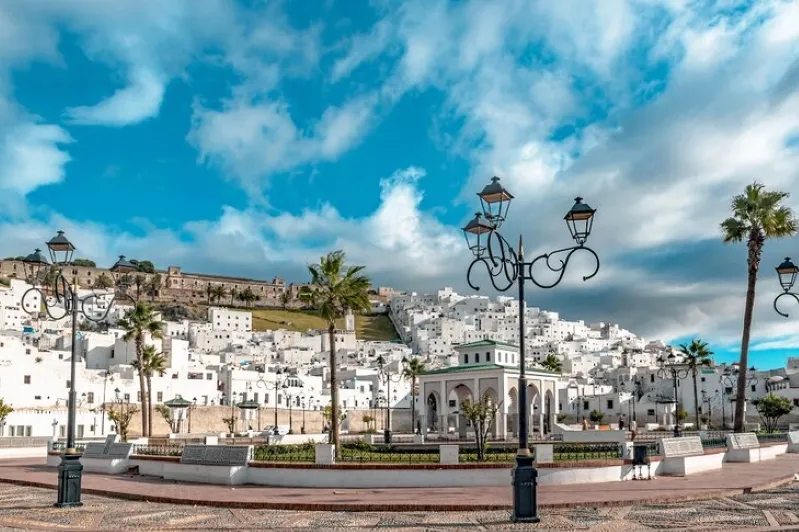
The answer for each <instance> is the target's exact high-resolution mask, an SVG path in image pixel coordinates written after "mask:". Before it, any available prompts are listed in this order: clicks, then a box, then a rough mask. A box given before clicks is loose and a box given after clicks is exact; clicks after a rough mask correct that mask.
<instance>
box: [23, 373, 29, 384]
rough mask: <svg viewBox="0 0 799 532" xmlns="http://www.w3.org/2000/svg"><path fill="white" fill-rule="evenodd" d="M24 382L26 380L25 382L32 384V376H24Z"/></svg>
mask: <svg viewBox="0 0 799 532" xmlns="http://www.w3.org/2000/svg"><path fill="white" fill-rule="evenodd" d="M22 382H24V383H25V384H30V383H31V376H30V375H25V376H24V377H23V378H22Z"/></svg>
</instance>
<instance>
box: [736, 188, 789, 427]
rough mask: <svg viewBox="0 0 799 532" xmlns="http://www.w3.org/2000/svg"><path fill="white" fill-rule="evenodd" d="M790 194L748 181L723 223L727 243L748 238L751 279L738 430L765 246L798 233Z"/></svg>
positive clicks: (741, 364)
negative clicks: (784, 203)
mask: <svg viewBox="0 0 799 532" xmlns="http://www.w3.org/2000/svg"><path fill="white" fill-rule="evenodd" d="M788 197H789V194H788V193H787V192H781V191H778V190H775V191H768V190H765V187H764V186H763V185H762V184H760V183H752V184H751V185H747V186H746V188H745V189H744V193H743V194H738V195H736V196H735V197H733V198H732V216H731V217H729V218H727V219H726V220H724V221H723V222H722V223H721V233H722V236H723V239H724V243H725V244H727V243H731V242H735V243H737V242H743V241H744V240H746V247H747V251H748V253H747V257H746V263H747V267H748V279H747V285H746V304H745V306H744V323H743V334H742V335H741V359H740V360H739V362H738V364H739V367H740V372H739V373H738V387H737V388H738V390H737V397H739V398H740V399H741V400H739V401H736V402H735V427H734V430H735V432H742V431H743V429H744V407H745V401H744V400H743V398H744V397H746V379H747V377H746V368H747V367H748V366H747V364H748V357H749V335H750V332H751V330H752V311H753V309H754V306H755V284H756V283H757V272H758V269H759V268H760V258H761V255H762V253H763V246H764V245H765V243H766V240H767V239H769V238H783V237H786V236H791V235H793V234H795V233H796V229H797V226H796V220H795V218H794V213H793V211H792V210H791V208H790V207H788V206H786V205H783V204H782V202H783V201H784V200H786V199H787V198H788Z"/></svg>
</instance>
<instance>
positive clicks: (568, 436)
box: [562, 430, 627, 443]
mask: <svg viewBox="0 0 799 532" xmlns="http://www.w3.org/2000/svg"><path fill="white" fill-rule="evenodd" d="M562 436H563V442H564V443H608V442H619V443H621V442H625V441H627V432H626V431H624V430H567V431H563V432H562Z"/></svg>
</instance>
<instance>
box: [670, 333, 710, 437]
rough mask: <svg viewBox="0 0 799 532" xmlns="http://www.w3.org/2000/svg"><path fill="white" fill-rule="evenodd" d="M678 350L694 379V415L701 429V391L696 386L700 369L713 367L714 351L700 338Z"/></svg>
mask: <svg viewBox="0 0 799 532" xmlns="http://www.w3.org/2000/svg"><path fill="white" fill-rule="evenodd" d="M678 349H679V351H680V353H682V354H683V356H684V357H685V363H686V364H688V367H689V368H690V369H691V375H693V377H694V414H695V415H696V427H697V428H699V391H698V389H697V385H696V376H697V374H698V373H699V368H701V367H710V366H712V365H713V359H712V358H711V356H712V355H713V351H711V350H710V349H709V348H708V345H707V342H703V341H702V340H700V339H699V338H694V339H693V340H691V343H690V344H680V345H679V347H678Z"/></svg>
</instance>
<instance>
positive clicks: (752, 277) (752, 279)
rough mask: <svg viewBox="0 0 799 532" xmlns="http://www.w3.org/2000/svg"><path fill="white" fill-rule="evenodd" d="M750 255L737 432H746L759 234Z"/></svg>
mask: <svg viewBox="0 0 799 532" xmlns="http://www.w3.org/2000/svg"><path fill="white" fill-rule="evenodd" d="M747 247H748V248H749V255H748V257H747V265H748V266H749V277H748V279H747V284H746V305H745V307H744V329H743V334H742V335H741V359H740V360H739V361H738V369H739V372H738V387H737V393H736V397H735V425H734V427H733V430H734V431H735V432H743V431H744V425H745V423H744V421H745V420H744V415H745V410H744V409H745V407H746V380H747V375H746V371H747V367H748V363H749V335H750V333H751V330H752V313H753V310H754V307H755V285H756V284H757V270H758V268H759V267H760V254H761V252H762V251H763V238H762V236H760V235H759V234H752V235H750V236H749V240H748V242H747Z"/></svg>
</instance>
